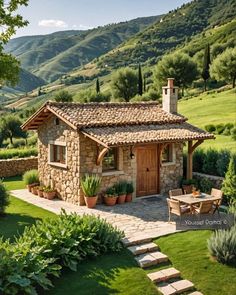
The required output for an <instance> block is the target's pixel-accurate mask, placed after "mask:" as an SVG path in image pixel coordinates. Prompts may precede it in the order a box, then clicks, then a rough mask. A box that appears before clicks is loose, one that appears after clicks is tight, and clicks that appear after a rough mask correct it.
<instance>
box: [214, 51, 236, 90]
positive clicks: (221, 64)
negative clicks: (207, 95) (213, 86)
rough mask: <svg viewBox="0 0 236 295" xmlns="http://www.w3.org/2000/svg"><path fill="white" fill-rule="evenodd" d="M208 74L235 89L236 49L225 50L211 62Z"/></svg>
mask: <svg viewBox="0 0 236 295" xmlns="http://www.w3.org/2000/svg"><path fill="white" fill-rule="evenodd" d="M210 72H211V74H212V76H214V77H215V78H216V79H217V80H225V81H226V82H229V83H232V87H233V88H234V87H235V79H236V47H234V48H228V49H226V50H225V51H224V52H223V53H222V54H219V55H218V56H217V57H216V59H215V60H214V61H213V63H212V65H211V68H210Z"/></svg>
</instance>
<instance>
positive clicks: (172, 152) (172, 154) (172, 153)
mask: <svg viewBox="0 0 236 295" xmlns="http://www.w3.org/2000/svg"><path fill="white" fill-rule="evenodd" d="M166 148H168V149H169V153H168V159H167V160H166V161H164V160H163V159H162V160H161V161H162V164H163V165H170V164H174V163H175V147H174V144H173V143H169V144H168V145H167V146H166ZM163 153H164V151H163V152H162V154H163Z"/></svg>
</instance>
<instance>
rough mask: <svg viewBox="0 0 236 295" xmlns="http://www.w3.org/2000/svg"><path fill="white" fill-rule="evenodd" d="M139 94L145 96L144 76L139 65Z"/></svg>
mask: <svg viewBox="0 0 236 295" xmlns="http://www.w3.org/2000/svg"><path fill="white" fill-rule="evenodd" d="M138 94H139V95H140V96H142V95H143V76H142V70H141V66H140V64H139V65H138Z"/></svg>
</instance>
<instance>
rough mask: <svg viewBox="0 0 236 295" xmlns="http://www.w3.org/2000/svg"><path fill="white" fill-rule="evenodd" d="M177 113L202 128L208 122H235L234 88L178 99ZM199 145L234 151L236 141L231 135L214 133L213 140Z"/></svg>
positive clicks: (235, 149)
mask: <svg viewBox="0 0 236 295" xmlns="http://www.w3.org/2000/svg"><path fill="white" fill-rule="evenodd" d="M178 107H179V110H178V111H179V113H180V114H182V115H184V116H186V117H187V118H188V119H189V120H188V122H189V123H191V124H193V125H196V126H198V127H200V128H203V129H204V127H205V126H206V125H208V124H214V125H217V124H227V123H233V124H236V90H235V89H231V90H227V91H223V92H220V93H218V92H217V91H211V92H208V93H203V94H201V95H199V96H197V97H193V98H191V99H182V100H180V101H179V106H178ZM201 147H204V148H209V147H212V148H216V149H230V150H232V151H234V152H236V141H234V140H233V139H232V138H231V136H225V135H216V139H215V140H206V141H205V142H204V143H203V144H202V145H201Z"/></svg>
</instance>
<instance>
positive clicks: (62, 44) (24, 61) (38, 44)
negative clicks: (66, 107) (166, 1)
mask: <svg viewBox="0 0 236 295" xmlns="http://www.w3.org/2000/svg"><path fill="white" fill-rule="evenodd" d="M160 18H161V16H151V17H144V18H137V19H134V20H131V21H127V22H122V23H118V24H111V25H107V26H104V27H98V28H96V29H92V30H87V31H66V32H56V33H53V34H50V35H45V36H27V37H20V38H16V39H12V40H11V41H10V42H9V43H8V44H7V45H6V47H5V50H6V51H7V52H10V53H12V54H13V55H15V56H16V57H17V58H18V59H19V60H20V62H21V66H22V67H23V68H24V69H26V70H29V71H30V72H31V73H33V74H35V75H36V76H38V77H41V78H42V79H44V80H46V81H48V82H51V81H54V80H56V79H57V78H59V77H61V76H62V75H63V74H66V73H68V72H69V71H71V70H72V69H74V68H76V67H79V66H81V65H83V64H86V63H88V62H89V61H91V60H92V59H94V58H96V57H98V56H100V55H102V54H104V53H106V52H108V51H109V50H111V49H113V48H115V47H117V46H118V45H119V44H121V43H122V42H123V41H125V40H127V39H128V38H130V37H131V36H133V35H135V34H136V33H138V32H139V31H141V30H143V29H144V28H146V27H147V26H149V25H150V24H152V23H153V22H156V21H157V20H159V19H160Z"/></svg>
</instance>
